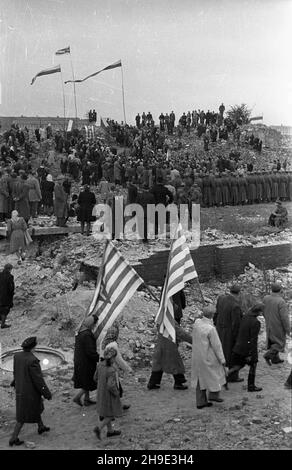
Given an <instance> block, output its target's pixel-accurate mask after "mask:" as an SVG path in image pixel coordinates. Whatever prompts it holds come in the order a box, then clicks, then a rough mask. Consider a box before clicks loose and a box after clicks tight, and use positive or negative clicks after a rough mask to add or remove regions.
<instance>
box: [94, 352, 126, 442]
mask: <svg viewBox="0 0 292 470" xmlns="http://www.w3.org/2000/svg"><path fill="white" fill-rule="evenodd" d="M116 356H117V350H116V349H115V348H112V347H109V348H106V349H105V351H104V360H103V361H102V362H100V363H99V364H98V365H97V368H96V372H95V374H94V380H95V381H96V382H97V406H96V408H97V413H98V415H99V425H98V426H96V427H95V428H94V433H95V435H96V437H97V438H98V439H99V440H101V431H102V430H103V428H104V427H107V437H114V436H119V435H120V434H121V431H120V430H114V429H113V426H112V422H113V420H114V419H115V418H117V417H120V416H122V413H123V410H122V404H121V399H120V391H119V377H118V373H117V369H116V368H115V367H114V361H115V358H116Z"/></svg>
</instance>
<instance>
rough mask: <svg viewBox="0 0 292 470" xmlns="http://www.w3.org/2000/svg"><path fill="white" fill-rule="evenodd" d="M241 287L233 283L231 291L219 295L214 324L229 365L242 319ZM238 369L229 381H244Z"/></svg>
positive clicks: (228, 365)
mask: <svg viewBox="0 0 292 470" xmlns="http://www.w3.org/2000/svg"><path fill="white" fill-rule="evenodd" d="M239 293H240V287H239V286H238V285H233V286H231V288H230V293H229V294H226V295H222V296H219V297H218V300H217V305H216V313H215V315H214V324H215V326H216V329H217V331H218V335H219V338H220V341H221V343H222V348H223V352H224V356H225V359H226V365H227V367H230V366H231V356H232V351H233V348H234V346H235V343H236V340H237V336H238V332H239V326H240V322H241V319H242V310H241V307H240V304H239ZM242 381H243V379H241V378H239V377H238V371H237V372H234V373H233V374H230V375H229V377H228V382H242Z"/></svg>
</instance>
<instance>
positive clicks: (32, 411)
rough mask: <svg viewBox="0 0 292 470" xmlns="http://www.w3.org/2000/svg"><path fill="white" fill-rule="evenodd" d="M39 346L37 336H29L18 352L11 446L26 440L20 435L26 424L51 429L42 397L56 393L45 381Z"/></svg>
mask: <svg viewBox="0 0 292 470" xmlns="http://www.w3.org/2000/svg"><path fill="white" fill-rule="evenodd" d="M36 345H37V338H36V337H35V336H32V337H30V338H27V339H26V340H24V341H23V343H22V345H21V347H22V349H23V351H22V352H18V353H16V354H14V361H13V377H14V378H13V381H12V383H11V385H12V386H13V387H15V392H16V425H15V428H14V431H13V434H12V436H11V438H10V440H9V445H10V446H14V445H16V446H19V445H21V444H23V443H24V441H21V440H20V439H19V438H18V436H19V433H20V431H21V429H22V427H23V425H24V424H25V423H37V424H38V433H39V434H43V433H44V432H48V431H50V428H49V427H47V426H45V425H44V423H43V421H42V418H41V414H42V412H43V411H44V404H43V400H42V397H44V398H45V399H47V400H51V399H52V394H51V392H50V390H49V389H48V387H47V385H46V383H45V381H44V378H43V374H42V371H41V367H40V361H39V360H38V359H37V357H36V356H35V355H34V354H33V352H34V349H35V347H36Z"/></svg>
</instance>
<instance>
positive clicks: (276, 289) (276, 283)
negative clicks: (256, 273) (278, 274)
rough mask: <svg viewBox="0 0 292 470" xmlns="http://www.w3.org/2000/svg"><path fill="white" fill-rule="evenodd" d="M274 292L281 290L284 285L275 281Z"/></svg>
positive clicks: (272, 286)
mask: <svg viewBox="0 0 292 470" xmlns="http://www.w3.org/2000/svg"><path fill="white" fill-rule="evenodd" d="M271 288H272V292H280V291H281V290H282V286H281V284H280V283H279V282H273V284H272V285H271Z"/></svg>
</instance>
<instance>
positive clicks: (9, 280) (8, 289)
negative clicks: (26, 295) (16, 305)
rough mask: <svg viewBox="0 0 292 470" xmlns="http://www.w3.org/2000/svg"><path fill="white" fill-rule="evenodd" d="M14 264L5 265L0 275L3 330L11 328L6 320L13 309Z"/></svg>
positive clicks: (0, 307) (0, 308)
mask: <svg viewBox="0 0 292 470" xmlns="http://www.w3.org/2000/svg"><path fill="white" fill-rule="evenodd" d="M12 269H13V266H12V264H5V266H4V269H3V271H2V272H1V273H0V320H1V328H2V329H3V328H9V327H10V325H7V324H6V323H5V322H6V318H7V315H8V313H9V312H10V309H11V308H12V307H13V296H14V289H15V286H14V277H13V275H12V274H11V271H12Z"/></svg>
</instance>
